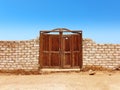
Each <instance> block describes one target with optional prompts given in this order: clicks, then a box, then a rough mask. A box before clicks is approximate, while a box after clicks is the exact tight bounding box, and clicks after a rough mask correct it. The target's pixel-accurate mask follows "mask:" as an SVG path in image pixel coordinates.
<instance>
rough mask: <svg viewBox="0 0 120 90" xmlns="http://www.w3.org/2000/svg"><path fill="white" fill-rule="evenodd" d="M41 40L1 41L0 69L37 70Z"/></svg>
mask: <svg viewBox="0 0 120 90" xmlns="http://www.w3.org/2000/svg"><path fill="white" fill-rule="evenodd" d="M38 60H39V41H38V40H28V41H0V70H18V69H22V70H37V69H38V67H39V62H38Z"/></svg>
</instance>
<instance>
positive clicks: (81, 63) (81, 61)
mask: <svg viewBox="0 0 120 90" xmlns="http://www.w3.org/2000/svg"><path fill="white" fill-rule="evenodd" d="M79 35H80V68H82V65H83V56H82V54H83V50H82V40H83V39H82V31H81V33H80V34H79Z"/></svg>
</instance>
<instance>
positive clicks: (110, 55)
mask: <svg viewBox="0 0 120 90" xmlns="http://www.w3.org/2000/svg"><path fill="white" fill-rule="evenodd" d="M83 65H95V66H102V67H106V68H114V67H116V66H118V65H120V44H96V43H95V42H93V41H92V40H91V39H84V40H83Z"/></svg>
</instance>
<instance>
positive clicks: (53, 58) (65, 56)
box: [40, 33, 82, 68]
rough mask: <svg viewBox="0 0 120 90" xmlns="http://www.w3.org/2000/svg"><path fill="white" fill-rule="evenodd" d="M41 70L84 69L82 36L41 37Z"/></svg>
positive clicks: (42, 35) (47, 35)
mask: <svg viewBox="0 0 120 90" xmlns="http://www.w3.org/2000/svg"><path fill="white" fill-rule="evenodd" d="M40 66H41V68H78V67H80V68H81V67H82V34H81V33H79V34H78V33H77V34H71V35H63V34H62V33H61V34H58V35H53V34H46V33H42V34H41V36H40Z"/></svg>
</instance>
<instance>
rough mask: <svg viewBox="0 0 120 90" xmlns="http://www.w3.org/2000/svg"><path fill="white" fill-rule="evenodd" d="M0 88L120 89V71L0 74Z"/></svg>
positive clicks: (17, 89)
mask: <svg viewBox="0 0 120 90" xmlns="http://www.w3.org/2000/svg"><path fill="white" fill-rule="evenodd" d="M0 90H120V72H115V73H110V72H96V74H95V75H88V72H79V73H75V72H71V73H52V74H43V75H2V74H1V75H0Z"/></svg>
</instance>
